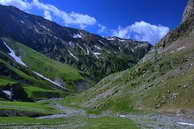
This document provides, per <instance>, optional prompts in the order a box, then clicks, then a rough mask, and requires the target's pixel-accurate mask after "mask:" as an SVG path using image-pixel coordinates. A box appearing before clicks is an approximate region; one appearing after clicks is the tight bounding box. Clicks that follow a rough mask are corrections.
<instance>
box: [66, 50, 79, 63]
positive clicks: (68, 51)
mask: <svg viewBox="0 0 194 129" xmlns="http://www.w3.org/2000/svg"><path fill="white" fill-rule="evenodd" d="M68 52H69V54H70V55H71V56H72V57H73V58H75V59H76V60H77V61H79V59H78V58H77V57H76V56H74V55H73V53H72V52H71V51H69V50H68Z"/></svg>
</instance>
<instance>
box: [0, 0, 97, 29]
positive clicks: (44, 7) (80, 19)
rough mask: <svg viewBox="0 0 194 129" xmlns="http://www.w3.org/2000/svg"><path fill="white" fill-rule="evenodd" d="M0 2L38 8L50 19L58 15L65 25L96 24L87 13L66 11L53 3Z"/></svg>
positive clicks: (21, 7) (83, 25) (23, 7)
mask: <svg viewBox="0 0 194 129" xmlns="http://www.w3.org/2000/svg"><path fill="white" fill-rule="evenodd" d="M0 4H2V5H12V6H16V7H18V8H20V9H22V10H29V9H38V10H41V11H43V13H44V17H45V18H47V19H49V20H52V16H55V17H58V18H60V19H62V20H63V22H64V24H65V25H79V26H80V27H81V28H85V27H86V26H89V25H95V24H96V19H95V18H94V17H91V16H89V15H87V14H80V13H76V12H70V13H67V12H65V11H63V10H60V9H58V8H57V7H55V6H54V5H51V4H45V3H42V2H40V1H39V0H32V1H31V2H28V1H26V0H0Z"/></svg>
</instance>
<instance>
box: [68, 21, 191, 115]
mask: <svg viewBox="0 0 194 129" xmlns="http://www.w3.org/2000/svg"><path fill="white" fill-rule="evenodd" d="M192 24H193V20H192V21H186V22H185V23H183V24H182V25H181V26H180V27H178V28H177V29H176V30H174V31H173V32H170V33H169V34H168V35H167V36H166V37H165V38H164V39H163V40H162V41H161V43H159V45H157V46H156V47H155V48H154V49H155V50H156V51H157V52H153V50H152V51H151V52H150V53H149V54H148V55H147V56H146V57H145V58H144V61H143V62H140V63H139V64H138V65H136V66H134V67H133V68H131V69H128V70H126V71H123V72H120V73H115V74H112V75H110V76H108V77H106V78H104V79H103V80H102V81H101V82H99V83H98V84H97V85H96V86H95V87H94V88H91V89H89V90H88V91H86V92H84V93H82V94H81V95H77V96H75V97H74V98H73V99H72V102H70V104H72V105H78V104H79V105H80V106H81V107H85V108H90V109H93V110H97V111H102V110H112V111H115V112H131V111H137V110H155V111H165V112H177V111H182V110H184V111H188V112H190V111H193V108H194V101H192V100H193V97H194V96H193V92H194V88H193V87H194V57H193V55H194V45H193V41H194V38H193V33H194V31H193V30H194V29H192V27H191V26H190V27H189V25H192ZM188 28H189V29H188ZM181 30H184V31H181ZM181 32H183V33H185V34H184V35H183V34H181ZM172 35H173V36H172ZM172 37H176V38H174V40H171V38H172ZM164 41H166V42H164ZM167 41H168V42H167ZM162 43H166V44H168V45H166V46H164V45H161V44H162ZM162 47H163V48H162ZM153 53H154V54H153ZM150 56H151V58H150ZM148 57H149V58H148ZM80 98H81V99H80Z"/></svg>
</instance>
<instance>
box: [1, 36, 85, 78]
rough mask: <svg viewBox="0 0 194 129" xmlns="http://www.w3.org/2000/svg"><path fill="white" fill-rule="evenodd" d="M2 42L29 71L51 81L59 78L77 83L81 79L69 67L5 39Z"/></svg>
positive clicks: (77, 73) (76, 72)
mask: <svg viewBox="0 0 194 129" xmlns="http://www.w3.org/2000/svg"><path fill="white" fill-rule="evenodd" d="M4 40H5V41H6V43H7V44H9V45H10V46H11V47H12V48H13V49H14V50H15V52H16V54H17V55H19V56H21V58H22V60H23V61H24V62H25V63H26V64H27V65H28V66H29V68H30V69H32V70H34V71H37V72H40V73H42V74H44V75H45V76H46V77H49V78H51V79H57V78H61V79H62V80H64V81H77V80H82V79H83V78H82V77H81V75H80V74H79V71H78V70H77V69H74V68H73V67H71V66H69V65H66V64H62V63H60V62H57V61H54V60H52V59H50V58H48V57H46V56H44V55H42V54H40V53H38V52H36V51H35V50H33V49H31V48H29V47H26V46H24V45H23V44H20V43H18V42H15V41H13V40H10V39H5V38H4Z"/></svg>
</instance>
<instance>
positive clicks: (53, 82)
mask: <svg viewBox="0 0 194 129" xmlns="http://www.w3.org/2000/svg"><path fill="white" fill-rule="evenodd" d="M33 73H35V74H36V75H37V76H39V77H41V78H42V79H44V80H47V81H49V82H50V83H52V84H54V85H56V86H58V87H60V88H64V87H63V86H61V85H60V84H59V83H57V82H55V81H52V80H51V79H49V78H47V77H45V76H44V75H42V74H40V73H38V72H35V71H33Z"/></svg>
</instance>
